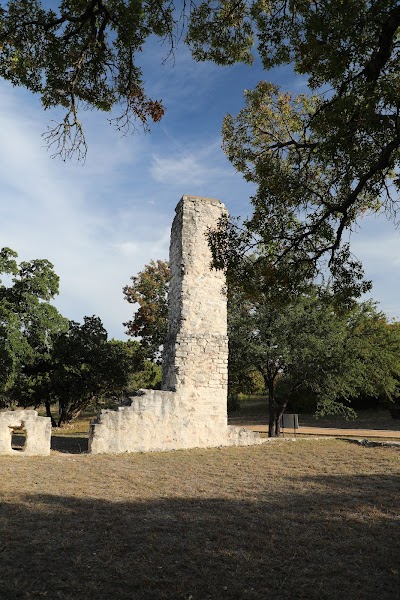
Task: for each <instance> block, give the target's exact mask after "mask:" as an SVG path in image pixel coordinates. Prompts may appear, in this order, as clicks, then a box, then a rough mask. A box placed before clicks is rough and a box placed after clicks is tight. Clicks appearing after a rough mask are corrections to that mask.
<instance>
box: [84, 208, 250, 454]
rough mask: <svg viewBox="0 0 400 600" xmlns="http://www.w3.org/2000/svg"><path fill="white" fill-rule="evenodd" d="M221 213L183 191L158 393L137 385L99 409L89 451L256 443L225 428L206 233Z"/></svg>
mask: <svg viewBox="0 0 400 600" xmlns="http://www.w3.org/2000/svg"><path fill="white" fill-rule="evenodd" d="M223 214H226V208H225V206H224V205H223V204H222V203H221V202H220V201H219V200H215V199H212V198H202V197H198V196H183V198H182V199H181V201H180V202H179V203H178V205H177V207H176V215H175V219H174V222H173V225H172V230H171V243H170V268H171V282H170V291H169V308H168V313H169V314H168V321H169V325H168V336H167V340H166V342H165V345H164V358H163V383H162V390H141V392H140V395H138V396H134V397H133V398H132V399H131V400H132V403H131V405H130V406H124V407H120V408H119V409H118V410H117V411H113V410H102V411H101V413H100V414H99V415H98V417H97V419H96V420H95V421H94V422H93V423H92V425H91V429H90V434H89V451H90V452H91V453H93V454H99V453H122V452H145V451H160V450H177V449H183V448H201V447H203V448H204V447H212V446H227V445H250V444H258V443H261V439H260V437H259V435H258V434H255V433H253V432H250V431H246V430H244V429H240V428H237V427H229V426H228V425H227V384H228V337H227V312H226V296H225V294H224V285H225V277H224V275H223V273H222V272H220V271H216V270H213V269H211V266H210V265H211V252H210V249H209V247H208V244H207V239H206V232H207V229H208V228H209V227H211V228H212V227H215V225H216V224H217V222H218V219H219V218H220V217H221V216H222V215H223Z"/></svg>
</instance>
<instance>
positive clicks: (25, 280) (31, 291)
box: [0, 248, 67, 395]
mask: <svg viewBox="0 0 400 600" xmlns="http://www.w3.org/2000/svg"><path fill="white" fill-rule="evenodd" d="M17 256H18V255H17V253H16V252H15V251H14V250H11V249H10V248H3V249H2V250H1V251H0V274H1V276H2V278H3V281H1V280H0V394H2V395H4V394H5V393H6V392H9V390H10V389H11V388H12V386H13V384H14V383H15V381H16V380H17V379H18V378H19V377H21V376H22V373H23V370H24V366H28V365H32V364H34V363H35V362H36V361H37V360H39V357H42V358H43V357H44V356H45V355H46V353H47V352H48V351H49V348H50V346H51V338H52V336H53V335H55V334H56V333H58V332H60V331H62V330H63V329H65V328H66V326H67V320H66V319H64V318H63V317H62V316H61V315H60V313H59V312H58V311H57V309H56V308H55V307H54V306H52V305H51V304H50V302H49V301H50V300H51V299H52V298H53V297H54V296H55V295H56V294H57V293H58V281H59V280H58V276H57V275H56V274H55V273H54V271H53V265H52V264H51V263H50V262H49V261H48V260H42V259H37V260H32V261H30V262H27V261H23V262H21V263H20V264H19V265H18V263H17V261H16V259H17Z"/></svg>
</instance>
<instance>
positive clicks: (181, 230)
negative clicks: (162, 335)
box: [162, 196, 228, 411]
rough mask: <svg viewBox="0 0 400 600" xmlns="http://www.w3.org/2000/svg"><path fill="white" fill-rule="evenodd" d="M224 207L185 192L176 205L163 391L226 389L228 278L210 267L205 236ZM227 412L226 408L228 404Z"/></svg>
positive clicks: (172, 237)
mask: <svg viewBox="0 0 400 600" xmlns="http://www.w3.org/2000/svg"><path fill="white" fill-rule="evenodd" d="M225 214H227V210H226V208H225V206H224V205H223V204H222V203H221V202H220V201H219V200H214V199H213V198H202V197H199V196H183V198H182V199H181V201H180V202H179V203H178V205H177V207H176V215H175V219H174V222H173V224H172V230H171V244H170V266H171V283H170V290H169V306H168V324H169V325H168V337H167V340H166V343H165V346H164V360H163V386H162V387H163V389H164V390H173V391H180V389H181V388H182V387H185V388H188V387H195V388H196V389H204V388H207V389H208V393H210V392H211V391H213V392H214V390H224V394H225V402H226V389H227V364H228V336H227V311H226V294H225V276H224V274H223V273H222V272H221V271H216V270H215V269H212V268H211V259H212V257H211V252H210V249H209V247H208V243H207V238H206V234H207V231H208V229H209V228H214V227H215V226H216V225H217V223H218V220H219V218H220V217H221V216H222V215H225ZM224 410H225V411H226V407H225V406H224Z"/></svg>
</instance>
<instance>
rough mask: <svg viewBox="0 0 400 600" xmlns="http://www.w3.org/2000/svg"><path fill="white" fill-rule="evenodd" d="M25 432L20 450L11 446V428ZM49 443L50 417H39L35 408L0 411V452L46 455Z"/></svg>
mask: <svg viewBox="0 0 400 600" xmlns="http://www.w3.org/2000/svg"><path fill="white" fill-rule="evenodd" d="M19 427H22V428H23V429H25V432H26V440H25V445H24V447H23V449H22V452H21V451H19V450H13V449H12V447H11V440H12V431H13V428H19ZM50 445H51V419H50V418H49V417H39V416H38V413H37V411H36V410H7V411H3V412H0V454H7V455H14V456H21V455H25V456H48V455H49V454H50Z"/></svg>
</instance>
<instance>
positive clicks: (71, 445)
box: [51, 435, 89, 454]
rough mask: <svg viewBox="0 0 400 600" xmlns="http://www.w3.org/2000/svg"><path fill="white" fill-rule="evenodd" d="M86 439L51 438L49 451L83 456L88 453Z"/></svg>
mask: <svg viewBox="0 0 400 600" xmlns="http://www.w3.org/2000/svg"><path fill="white" fill-rule="evenodd" d="M88 444H89V440H88V438H87V437H73V436H68V437H67V436H55V435H52V436H51V449H52V450H56V451H57V452H66V453H68V454H84V453H86V452H87V451H88Z"/></svg>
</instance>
